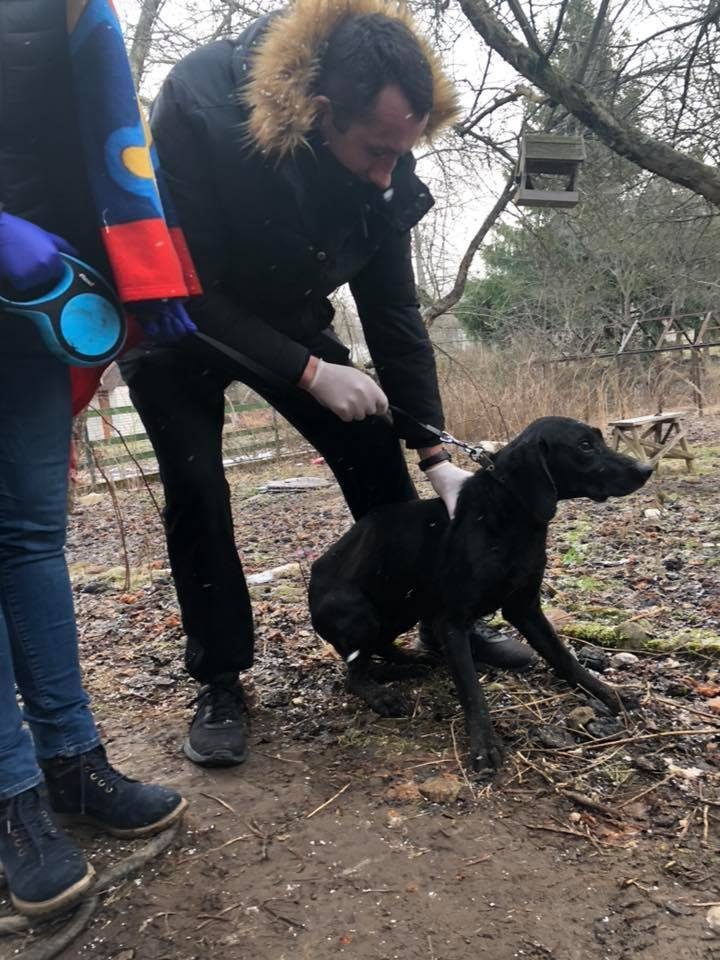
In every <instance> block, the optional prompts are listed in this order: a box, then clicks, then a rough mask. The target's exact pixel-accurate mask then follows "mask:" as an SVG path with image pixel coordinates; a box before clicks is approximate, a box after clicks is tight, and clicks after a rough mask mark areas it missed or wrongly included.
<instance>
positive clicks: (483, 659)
mask: <svg viewBox="0 0 720 960" xmlns="http://www.w3.org/2000/svg"><path fill="white" fill-rule="evenodd" d="M470 649H471V650H472V657H473V661H474V663H475V666H476V667H478V668H479V669H482V667H483V666H488V667H500V668H502V669H503V670H512V671H513V672H514V673H522V672H523V671H524V670H529V669H530V667H532V666H533V664H535V663H536V662H537V657H536V656H535V653H534V652H533V650H532V649H531V648H530V647H529V646H528V645H527V644H526V643H525V642H524V641H523V640H518V639H517V637H513V636H508V635H507V634H504V633H501V632H500V631H499V630H495V629H494V627H489V626H488V625H487V624H486V623H485V622H484V621H483V620H478V621H476V622H475V623H474V624H473V628H472V631H471V633H470Z"/></svg>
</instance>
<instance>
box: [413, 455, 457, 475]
mask: <svg viewBox="0 0 720 960" xmlns="http://www.w3.org/2000/svg"><path fill="white" fill-rule="evenodd" d="M448 460H452V457H451V456H450V454H449V453H448V452H447V450H441V451H440V452H439V453H433V454H432V455H431V456H429V457H425V459H424V460H421V461H420V463H419V464H418V467H419V468H420V469H421V470H422V471H423V472H424V471H425V470H429V469H430V467H436V466H437V465H438V463H445V462H446V461H448Z"/></svg>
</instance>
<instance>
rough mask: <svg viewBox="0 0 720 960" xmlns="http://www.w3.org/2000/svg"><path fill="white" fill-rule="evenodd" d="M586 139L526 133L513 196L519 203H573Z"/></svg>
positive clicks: (574, 202) (540, 205) (529, 205)
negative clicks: (516, 185)
mask: <svg viewBox="0 0 720 960" xmlns="http://www.w3.org/2000/svg"><path fill="white" fill-rule="evenodd" d="M584 159H585V143H584V142H583V138H582V137H580V136H559V135H556V134H549V133H526V134H524V135H523V137H522V141H521V146H520V159H519V160H518V169H517V178H516V179H517V183H518V188H517V191H516V193H515V196H514V197H513V199H514V201H515V203H516V204H517V205H518V206H519V207H574V206H576V205H577V203H578V202H579V200H580V196H579V194H578V191H577V180H578V173H579V172H580V164H581V163H582V162H583V160H584Z"/></svg>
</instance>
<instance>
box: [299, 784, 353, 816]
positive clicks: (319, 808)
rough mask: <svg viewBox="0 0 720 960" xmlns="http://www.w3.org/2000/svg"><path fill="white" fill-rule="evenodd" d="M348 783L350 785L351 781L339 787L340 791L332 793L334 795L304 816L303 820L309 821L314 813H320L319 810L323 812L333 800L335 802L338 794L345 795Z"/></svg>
mask: <svg viewBox="0 0 720 960" xmlns="http://www.w3.org/2000/svg"><path fill="white" fill-rule="evenodd" d="M350 783H351V781H350V780H348V782H347V783H346V784H345V786H344V787H341V788H340V790H338V792H337V793H334V794H333V795H332V796H331V797H330V799H329V800H326V801H325V803H321V804H320V806H319V807H315V809H314V810H312V811H311V812H310V813H308V814H307V815H306V817H305V819H306V820H309V819H310V818H311V817H314V816H315V814H316V813H320V811H321V810H324V809H325V807H328V806H330V804H331V803H332V802H333V800H337V798H338V797H339V796H340V794H342V793H345V791H346V790H347V788H348V787H349V786H350Z"/></svg>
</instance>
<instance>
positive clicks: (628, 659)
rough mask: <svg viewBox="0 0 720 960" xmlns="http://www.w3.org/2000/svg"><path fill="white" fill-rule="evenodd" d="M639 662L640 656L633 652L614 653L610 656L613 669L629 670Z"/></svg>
mask: <svg viewBox="0 0 720 960" xmlns="http://www.w3.org/2000/svg"><path fill="white" fill-rule="evenodd" d="M638 663H640V658H639V657H636V656H635V654H634V653H615V654H613V655H612V657H610V665H611V666H612V668H613V670H630V669H631V668H632V667H635V666H637V665H638Z"/></svg>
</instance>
